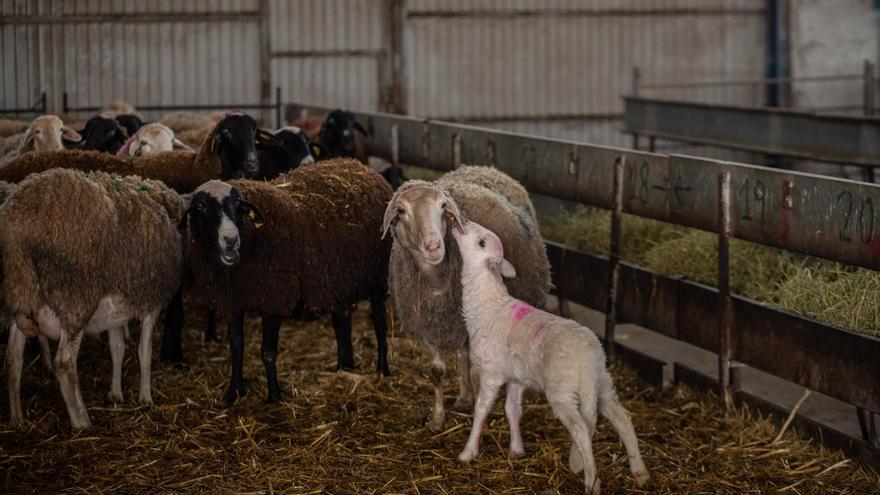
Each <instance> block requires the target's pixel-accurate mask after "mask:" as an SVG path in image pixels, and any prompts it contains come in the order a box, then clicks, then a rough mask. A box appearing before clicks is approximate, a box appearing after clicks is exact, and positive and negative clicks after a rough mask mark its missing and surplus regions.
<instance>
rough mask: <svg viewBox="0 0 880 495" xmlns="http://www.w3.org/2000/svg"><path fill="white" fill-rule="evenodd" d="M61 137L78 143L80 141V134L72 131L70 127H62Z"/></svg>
mask: <svg viewBox="0 0 880 495" xmlns="http://www.w3.org/2000/svg"><path fill="white" fill-rule="evenodd" d="M61 139H63V140H65V141H69V142H71V143H78V142H80V141H82V136H80V135H79V133H78V132H76V131H74V130H73V129H71V128H70V127H62V128H61Z"/></svg>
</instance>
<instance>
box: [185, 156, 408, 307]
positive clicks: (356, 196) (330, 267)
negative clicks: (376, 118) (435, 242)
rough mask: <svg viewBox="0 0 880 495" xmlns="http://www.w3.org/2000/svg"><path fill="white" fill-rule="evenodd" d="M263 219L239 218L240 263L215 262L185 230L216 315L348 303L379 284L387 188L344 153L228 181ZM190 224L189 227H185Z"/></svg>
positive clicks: (383, 274)
mask: <svg viewBox="0 0 880 495" xmlns="http://www.w3.org/2000/svg"><path fill="white" fill-rule="evenodd" d="M230 184H231V185H232V186H234V187H236V188H238V190H239V191H240V192H241V195H242V198H243V199H246V200H247V201H249V202H251V203H253V204H254V205H256V207H257V208H258V209H259V210H260V211H261V212H262V213H263V216H264V217H265V223H264V224H263V225H259V226H257V225H254V224H252V223H250V222H243V223H242V225H241V227H240V236H241V261H240V262H239V263H238V264H237V265H236V266H234V267H221V266H219V265H218V262H217V261H215V260H213V259H210V260H209V259H206V257H205V249H204V247H203V246H201V244H200V243H199V241H198V239H197V238H196V237H197V236H194V235H189V236H188V239H189V241H188V242H189V246H188V251H189V258H190V265H191V267H192V271H193V275H194V279H195V284H194V287H196V290H199V291H204V295H205V298H206V299H207V300H208V301H209V303H210V305H211V307H212V308H213V309H214V310H215V311H216V312H217V315H218V317H220V318H226V319H228V318H231V317H233V316H234V315H236V314H240V313H242V312H244V311H259V312H261V313H262V314H276V315H284V316H290V315H291V314H292V313H293V311H294V309H299V310H302V311H305V312H306V313H313V314H314V313H327V312H330V311H332V310H338V309H348V308H349V307H351V306H352V305H354V304H355V303H357V302H358V301H361V300H364V299H368V298H369V297H370V295H371V294H373V293H374V291H375V290H376V288H377V287H379V288H383V287H384V286H385V283H386V280H387V273H388V252H389V249H390V242H388V239H386V240H384V241H382V240H380V239H379V235H378V232H379V229H380V227H381V225H382V215H383V212H384V210H385V205H386V204H387V202H388V200H389V199H390V197H391V189H390V188H389V186H388V184H387V183H386V182H385V181H384V180H383V179H382V177H381V176H380V175H378V174H377V173H375V172H373V171H371V170H369V169H368V168H366V167H364V166H363V165H361V164H360V163H358V162H357V161H355V160H351V159H336V160H329V161H325V162H320V163H319V164H316V165H311V166H308V167H300V168H297V169H295V170H292V171H290V172H288V173H286V174H284V175H281V176H280V177H278V178H276V179H275V180H273V181H271V182H262V181H254V180H233V181H230ZM191 228H192V227H190V229H191ZM191 234H192V232H191Z"/></svg>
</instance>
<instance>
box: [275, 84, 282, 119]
mask: <svg viewBox="0 0 880 495" xmlns="http://www.w3.org/2000/svg"><path fill="white" fill-rule="evenodd" d="M275 128H276V129H281V86H275Z"/></svg>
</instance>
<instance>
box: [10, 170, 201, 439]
mask: <svg viewBox="0 0 880 495" xmlns="http://www.w3.org/2000/svg"><path fill="white" fill-rule="evenodd" d="M185 207H186V204H185V202H184V200H183V199H181V198H180V196H178V195H177V194H176V193H175V192H174V191H172V190H170V189H168V188H167V187H166V186H165V185H164V184H162V183H160V182H158V181H152V180H143V179H140V178H139V177H134V176H131V177H118V176H112V175H108V174H104V173H93V174H86V173H83V172H80V171H76V170H65V169H55V170H50V171H48V172H45V173H41V174H35V175H33V176H31V177H29V178H28V179H26V180H25V181H23V182H21V183H20V184H18V186H17V187H16V188H15V190H14V191H13V193H12V194H11V195H10V196H9V198H8V199H7V200H6V202H5V203H4V204H3V206H2V207H0V257H2V260H3V280H2V283H0V294H2V296H0V297H2V298H3V300H4V303H5V306H6V309H7V311H8V312H9V313H10V314H11V315H12V316H13V318H14V322H13V325H12V328H11V329H10V333H9V342H8V344H7V347H6V351H7V363H8V365H9V377H8V379H9V396H10V411H11V416H12V422H13V424H18V423H20V422H21V420H22V418H23V414H22V409H21V396H20V380H21V369H22V353H23V351H24V341H25V336H27V335H43V336H46V337H49V338H52V339H56V340H59V344H58V350H57V352H56V354H55V369H56V376H57V378H58V382H59V384H60V386H61V393H62V395H63V396H64V402H65V404H66V405H67V411H68V414H69V416H70V422H71V425H72V426H73V428H75V429H81V428H87V427H89V426H90V424H91V422H90V420H89V416H88V413H87V411H86V408H85V404H84V403H83V400H82V396H81V394H80V391H79V383H78V378H77V353H78V352H79V346H80V343H81V342H82V338H83V335H84V334H87V333H88V334H96V333H100V332H103V331H105V330H109V331H110V343H111V357H112V360H113V364H114V376H113V380H112V385H111V394H110V396H111V398H114V399H116V400H121V398H122V392H121V373H120V372H121V363H122V358H123V352H124V344H123V343H122V333H123V327H124V326H125V325H126V324H127V323H128V321H129V320H131V319H139V320H140V321H141V336H140V344H139V347H138V358H139V361H140V371H141V383H140V393H139V397H138V398H139V402H140V403H141V404H143V405H151V404H152V402H153V401H152V396H151V393H150V357H151V342H152V340H151V333H152V329H153V326H154V324H155V322H156V319H157V318H158V317H159V312H160V311H161V310H162V308H163V307H164V306H165V305H166V304H167V303H168V300H169V299H170V298H171V295H172V294H173V293H174V291H175V290H176V289H177V287H178V286H179V284H180V278H181V273H182V267H183V250H182V248H183V245H182V241H181V235H180V233H179V231H178V225H179V223H180V220H181V219H182V216H183V211H184V209H185ZM35 226H39V227H38V228H35Z"/></svg>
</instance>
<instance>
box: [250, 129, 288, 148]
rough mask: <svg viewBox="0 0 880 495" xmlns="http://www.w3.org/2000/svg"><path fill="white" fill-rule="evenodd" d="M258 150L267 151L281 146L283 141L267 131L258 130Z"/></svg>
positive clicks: (255, 142)
mask: <svg viewBox="0 0 880 495" xmlns="http://www.w3.org/2000/svg"><path fill="white" fill-rule="evenodd" d="M254 144H256V146H257V149H258V150H265V149H268V148H272V147H274V146H281V145H282V143H281V140H279V139H278V138H277V137H275V135H274V134H272V133H271V132H269V131H267V130H266V129H257V135H256V138H255V139H254Z"/></svg>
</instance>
